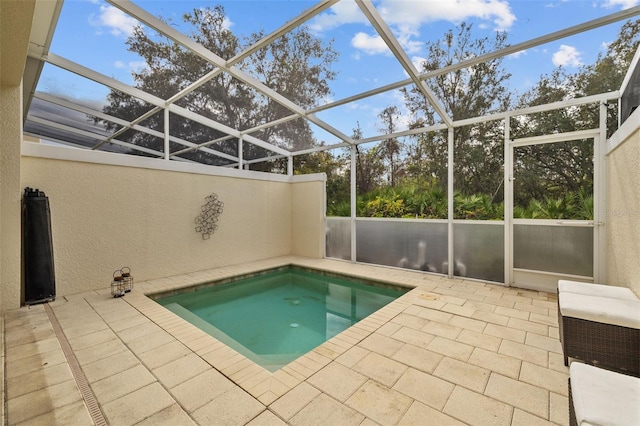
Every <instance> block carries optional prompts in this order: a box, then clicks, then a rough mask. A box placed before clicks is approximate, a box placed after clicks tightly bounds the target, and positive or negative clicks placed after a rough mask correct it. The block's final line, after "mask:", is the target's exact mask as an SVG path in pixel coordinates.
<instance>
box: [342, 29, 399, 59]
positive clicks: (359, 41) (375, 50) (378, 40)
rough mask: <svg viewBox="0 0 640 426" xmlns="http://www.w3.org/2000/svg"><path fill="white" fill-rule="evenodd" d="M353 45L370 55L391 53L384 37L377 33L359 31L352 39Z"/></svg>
mask: <svg viewBox="0 0 640 426" xmlns="http://www.w3.org/2000/svg"><path fill="white" fill-rule="evenodd" d="M351 45H352V46H353V47H355V48H356V49H360V50H362V51H364V52H365V53H367V54H369V55H378V54H380V53H386V54H391V51H390V50H389V48H388V47H387V45H386V43H385V42H384V40H383V39H382V37H380V36H379V35H377V34H376V35H373V36H371V35H369V34H365V33H357V34H356V35H355V36H353V38H352V39H351Z"/></svg>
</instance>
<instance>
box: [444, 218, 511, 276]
mask: <svg viewBox="0 0 640 426" xmlns="http://www.w3.org/2000/svg"><path fill="white" fill-rule="evenodd" d="M453 258H454V262H455V267H454V275H455V276H458V277H469V278H476V279H479V280H487V281H494V282H500V283H502V282H504V223H503V222H495V223H486V222H475V223H474V222H465V223H454V224H453Z"/></svg>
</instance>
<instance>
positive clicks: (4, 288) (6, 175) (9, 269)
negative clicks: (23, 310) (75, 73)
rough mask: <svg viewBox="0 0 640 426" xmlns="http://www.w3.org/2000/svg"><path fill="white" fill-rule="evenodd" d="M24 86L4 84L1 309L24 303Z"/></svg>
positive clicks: (0, 106)
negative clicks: (22, 213)
mask: <svg viewBox="0 0 640 426" xmlns="http://www.w3.org/2000/svg"><path fill="white" fill-rule="evenodd" d="M21 94H22V88H21V87H20V86H16V87H0V117H2V118H0V310H2V311H4V310H5V309H6V308H7V307H8V306H11V307H18V306H19V303H20V239H21V238H20V137H21V134H22V121H21V118H20V117H21V105H22V104H21V102H20V98H21V96H22V95H21Z"/></svg>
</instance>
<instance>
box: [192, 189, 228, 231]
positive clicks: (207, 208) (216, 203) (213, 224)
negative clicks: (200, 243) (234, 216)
mask: <svg viewBox="0 0 640 426" xmlns="http://www.w3.org/2000/svg"><path fill="white" fill-rule="evenodd" d="M205 201H206V203H205V204H203V205H202V213H200V214H199V215H198V217H196V225H198V226H196V232H201V233H202V239H203V240H208V239H209V238H211V234H213V233H214V232H216V229H218V223H217V222H218V217H220V215H221V214H222V210H224V203H223V202H222V201H220V200H219V199H218V195H217V194H215V193H214V194H211V195H209V196H207V197H205Z"/></svg>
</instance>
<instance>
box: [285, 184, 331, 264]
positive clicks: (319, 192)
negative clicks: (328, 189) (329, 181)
mask: <svg viewBox="0 0 640 426" xmlns="http://www.w3.org/2000/svg"><path fill="white" fill-rule="evenodd" d="M325 183H326V182H325V176H323V179H322V180H316V181H311V182H300V183H297V184H295V185H293V186H292V188H291V189H292V191H291V194H292V195H291V205H292V211H293V214H292V241H291V244H292V247H291V251H292V254H294V255H297V256H305V257H313V258H322V257H324V235H325V230H324V211H325V206H326V202H325V196H324V191H325ZM318 236H321V237H322V238H318Z"/></svg>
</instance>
